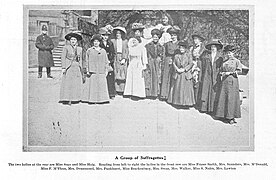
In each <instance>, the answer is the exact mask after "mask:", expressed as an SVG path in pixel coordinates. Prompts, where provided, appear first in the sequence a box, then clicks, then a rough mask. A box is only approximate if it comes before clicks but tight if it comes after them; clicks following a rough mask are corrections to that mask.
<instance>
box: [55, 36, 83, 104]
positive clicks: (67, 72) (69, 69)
mask: <svg viewBox="0 0 276 180" xmlns="http://www.w3.org/2000/svg"><path fill="white" fill-rule="evenodd" d="M65 39H66V40H67V41H69V44H67V45H65V46H64V48H63V51H62V55H61V66H62V80H61V87H60V102H62V103H65V104H69V105H71V102H78V101H80V100H81V93H82V84H83V80H84V79H83V67H82V48H81V47H79V46H78V44H77V42H78V41H80V40H82V36H81V34H80V32H70V33H68V34H67V35H66V36H65Z"/></svg>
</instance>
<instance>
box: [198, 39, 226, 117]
mask: <svg viewBox="0 0 276 180" xmlns="http://www.w3.org/2000/svg"><path fill="white" fill-rule="evenodd" d="M222 47H223V45H222V44H221V42H220V41H219V40H212V41H211V42H209V43H208V44H207V45H206V46H205V48H206V49H207V50H205V51H204V52H203V53H202V55H201V56H200V60H201V71H202V72H201V73H202V75H201V80H200V81H201V83H200V86H199V94H198V107H197V108H198V110H199V111H201V112H206V113H209V114H212V113H213V110H214V102H215V96H216V91H217V87H218V81H219V76H218V75H219V74H218V73H219V68H220V66H221V64H222V61H223V59H222V54H221V52H220V50H221V49H222Z"/></svg>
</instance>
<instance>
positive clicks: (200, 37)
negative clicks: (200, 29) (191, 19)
mask: <svg viewBox="0 0 276 180" xmlns="http://www.w3.org/2000/svg"><path fill="white" fill-rule="evenodd" d="M196 37H197V38H199V39H200V40H201V41H205V39H204V38H203V37H202V36H201V35H199V34H193V35H192V38H193V39H194V38H196Z"/></svg>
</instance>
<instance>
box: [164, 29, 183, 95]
mask: <svg viewBox="0 0 276 180" xmlns="http://www.w3.org/2000/svg"><path fill="white" fill-rule="evenodd" d="M179 31H180V28H179V27H178V26H174V27H171V28H169V29H168V33H170V36H171V40H170V41H169V42H167V43H165V44H164V47H165V59H164V62H163V63H162V83H161V94H160V98H161V99H164V100H167V98H168V95H169V89H170V82H171V75H172V71H173V68H172V62H173V58H174V55H175V53H176V51H177V50H178V34H179ZM159 42H160V41H159Z"/></svg>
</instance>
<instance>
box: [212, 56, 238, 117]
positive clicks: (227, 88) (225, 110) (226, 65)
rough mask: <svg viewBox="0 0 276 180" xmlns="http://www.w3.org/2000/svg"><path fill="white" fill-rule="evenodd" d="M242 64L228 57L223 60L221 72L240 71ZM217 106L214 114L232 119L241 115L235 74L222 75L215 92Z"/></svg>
mask: <svg viewBox="0 0 276 180" xmlns="http://www.w3.org/2000/svg"><path fill="white" fill-rule="evenodd" d="M241 70H242V65H241V63H240V61H239V60H238V59H236V58H230V59H228V60H227V61H225V62H223V64H222V67H221V69H220V71H221V72H235V71H241ZM217 97H218V100H217V106H216V109H215V114H214V115H215V116H216V117H221V118H226V119H232V118H240V117H241V108H240V95H239V80H238V76H237V75H222V76H221V83H220V86H219V91H218V94H217Z"/></svg>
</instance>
